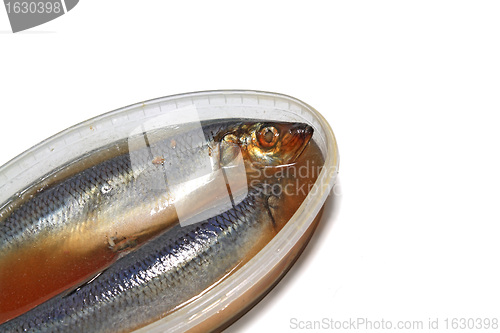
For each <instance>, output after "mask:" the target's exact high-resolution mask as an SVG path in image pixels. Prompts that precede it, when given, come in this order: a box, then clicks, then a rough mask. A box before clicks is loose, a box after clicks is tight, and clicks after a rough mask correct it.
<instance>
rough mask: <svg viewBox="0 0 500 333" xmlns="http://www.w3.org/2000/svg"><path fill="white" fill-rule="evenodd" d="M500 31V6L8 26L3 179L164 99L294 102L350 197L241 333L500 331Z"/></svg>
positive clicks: (0, 91)
mask: <svg viewBox="0 0 500 333" xmlns="http://www.w3.org/2000/svg"><path fill="white" fill-rule="evenodd" d="M499 17H500V4H499V3H498V2H495V1H411V2H406V1H349V2H329V1H315V2H312V1H311V2H307V4H306V2H305V1H304V2H298V1H274V2H271V1H252V2H246V3H243V2H234V1H190V2H182V3H180V2H179V3H174V2H167V1H124V0H107V1H90V0H82V1H80V3H79V4H78V5H77V6H76V7H75V8H74V9H73V10H72V11H70V12H69V13H68V14H66V15H64V16H62V17H60V18H58V19H56V20H54V21H52V22H49V23H47V24H44V25H42V26H39V27H36V28H33V29H31V30H29V31H26V32H24V33H18V34H12V33H11V32H10V26H9V24H8V19H7V15H6V13H5V11H4V10H3V9H0V31H1V33H0V60H1V61H0V66H1V71H0V112H1V118H0V126H1V128H0V142H1V143H2V144H1V146H0V164H3V163H5V162H7V161H8V160H10V159H11V158H13V157H14V156H16V155H17V154H19V153H21V152H22V151H24V150H26V149H28V148H29V147H31V146H33V145H34V144H36V143H38V142H39V141H41V140H43V139H45V138H47V137H49V136H51V135H53V134H55V133H57V132H59V131H61V130H63V129H65V128H67V127H69V126H71V125H73V124H75V123H78V122H80V121H83V120H86V119H88V118H90V117H93V116H96V115H99V114H102V113H104V112H107V111H110V110H113V109H116V108H119V107H122V106H126V105H129V104H132V103H136V102H140V101H143V100H147V99H151V98H156V97H160V96H165V95H171V94H176V93H182V92H190V91H197V90H207V89H231V88H243V89H257V90H267V91H273V92H280V93H285V94H289V95H292V96H294V97H297V98H299V99H302V100H303V101H305V102H306V103H308V104H310V105H312V106H313V107H315V108H316V109H317V110H319V111H320V112H321V113H322V114H323V115H324V116H325V117H326V118H327V120H328V121H329V123H330V124H331V126H332V128H333V130H334V132H335V134H336V136H337V140H338V144H339V149H340V156H341V159H340V176H339V184H340V186H339V187H338V188H337V191H338V193H339V194H338V195H337V197H336V198H335V200H334V201H333V202H332V201H331V200H330V201H329V202H328V204H329V208H328V209H327V212H326V214H325V218H324V219H323V220H322V224H321V226H320V227H319V229H318V230H317V232H316V234H315V236H314V237H313V239H312V241H311V243H310V244H309V246H308V248H307V249H306V251H305V252H304V254H303V256H302V257H301V258H300V259H299V261H298V262H297V264H296V265H295V266H294V267H293V268H292V270H291V271H290V272H289V273H288V275H287V276H286V277H285V278H284V279H283V280H282V281H281V283H280V284H279V285H278V286H277V287H276V288H275V289H274V290H273V291H272V292H271V293H270V294H269V295H268V296H267V297H266V298H265V299H264V300H263V301H262V302H261V303H259V304H258V305H257V306H256V307H255V308H254V309H253V310H251V311H250V312H249V313H248V314H247V315H246V316H245V317H243V318H242V319H241V320H239V321H238V322H237V323H236V324H235V325H233V326H232V327H231V328H230V329H228V332H272V331H276V332H278V331H279V332H286V331H298V330H293V329H292V327H291V322H290V320H291V318H297V320H302V321H306V320H322V319H323V318H332V319H336V320H349V319H350V318H353V319H356V318H358V317H363V318H367V319H368V320H372V321H378V320H381V319H385V320H392V321H394V322H396V321H398V320H423V321H424V322H425V324H426V325H427V321H428V319H429V318H433V319H435V318H439V320H440V321H439V324H440V327H441V328H443V327H444V319H446V318H454V317H458V318H460V317H465V318H478V317H481V318H483V317H489V318H491V317H495V316H496V318H499V317H500V283H499V282H500V272H499V260H498V259H499V254H500V242H499V235H500V233H499V231H500V227H499V223H500V209H499V203H500V155H499V143H500V131H499V126H500V122H499V117H498V115H499V111H500V94H499V89H500V39H499V37H500V19H499ZM479 331H484V330H479Z"/></svg>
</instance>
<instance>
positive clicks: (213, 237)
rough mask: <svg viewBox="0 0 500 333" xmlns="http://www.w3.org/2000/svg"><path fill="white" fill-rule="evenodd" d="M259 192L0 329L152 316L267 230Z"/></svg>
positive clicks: (81, 327)
mask: <svg viewBox="0 0 500 333" xmlns="http://www.w3.org/2000/svg"><path fill="white" fill-rule="evenodd" d="M265 196H266V194H265V193H264V192H263V191H262V189H255V190H253V191H252V192H251V193H250V194H249V195H248V196H247V198H246V199H245V200H244V201H242V202H241V203H240V204H239V205H237V206H236V207H234V208H233V209H231V210H230V211H228V212H226V213H224V214H221V215H218V216H216V217H213V218H210V219H208V220H206V221H203V222H200V223H198V224H195V225H191V226H188V227H180V226H177V227H175V228H174V229H173V230H171V231H170V232H169V233H166V234H164V235H162V236H160V237H158V238H157V239H155V240H153V241H151V242H149V243H148V244H146V245H144V246H143V247H142V248H140V249H139V250H137V251H135V252H133V253H131V254H129V255H128V256H126V257H124V258H122V259H120V260H119V261H117V262H116V263H115V264H114V265H113V266H111V267H110V268H108V269H107V270H106V271H105V272H103V273H102V274H101V275H100V276H99V277H98V278H96V279H95V280H93V281H92V282H91V283H89V284H86V285H84V286H82V287H81V288H80V289H79V290H77V291H75V292H74V293H72V294H70V295H68V296H58V297H56V298H54V299H52V300H49V301H47V302H46V303H44V304H42V305H40V306H38V307H36V308H35V309H33V310H31V311H29V312H27V313H26V314H24V315H22V316H20V317H17V318H15V319H13V320H11V321H9V322H7V323H5V324H3V325H1V326H0V331H1V332H64V331H71V332H89V331H92V332H111V331H113V332H116V331H120V330H125V329H127V330H128V329H130V328H131V327H134V326H137V325H140V324H141V323H143V322H144V321H152V320H155V319H157V318H159V317H160V316H161V315H162V314H163V313H165V312H168V311H171V310H172V309H174V308H175V307H176V306H177V305H179V304H181V303H182V302H185V301H187V300H189V299H190V298H192V297H194V296H195V295H196V294H197V293H198V292H199V290H203V289H206V288H207V287H209V286H210V285H211V284H212V283H213V281H216V280H217V279H218V278H220V277H222V276H224V275H225V274H227V273H228V272H229V271H230V270H231V268H232V267H234V266H235V265H236V264H237V263H238V262H241V261H242V260H243V259H244V257H245V253H248V252H249V251H250V249H251V248H252V247H253V245H254V244H255V241H256V239H259V238H261V237H262V235H263V234H264V233H265V232H268V230H269V227H270V223H271V221H270V220H269V218H266V216H267V213H266V214H263V211H264V204H263V202H264V201H263V200H265ZM233 216H239V217H238V218H234V217H233ZM202 277H203V278H202ZM165 285H166V286H167V287H165ZM145 308H147V311H146V312H144V309H145Z"/></svg>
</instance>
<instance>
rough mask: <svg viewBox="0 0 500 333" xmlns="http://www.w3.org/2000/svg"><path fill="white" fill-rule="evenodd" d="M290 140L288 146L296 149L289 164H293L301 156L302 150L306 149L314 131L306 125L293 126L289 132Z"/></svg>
mask: <svg viewBox="0 0 500 333" xmlns="http://www.w3.org/2000/svg"><path fill="white" fill-rule="evenodd" d="M289 133H290V136H291V139H290V142H289V145H290V146H291V147H298V148H296V151H295V153H293V155H292V158H291V162H295V161H296V160H297V158H299V156H300V155H301V154H302V152H303V151H304V149H306V147H307V144H308V143H309V141H311V138H312V136H313V134H314V129H313V128H312V126H310V125H307V124H303V123H301V124H294V125H292V126H291V128H290V130H289Z"/></svg>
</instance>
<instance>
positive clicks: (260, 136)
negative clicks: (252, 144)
mask: <svg viewBox="0 0 500 333" xmlns="http://www.w3.org/2000/svg"><path fill="white" fill-rule="evenodd" d="M278 137H279V132H278V130H277V129H276V127H274V126H266V127H264V128H262V129H261V130H260V131H259V132H257V140H258V141H259V144H260V145H261V146H262V147H264V148H271V147H273V146H274V145H275V144H276V142H278Z"/></svg>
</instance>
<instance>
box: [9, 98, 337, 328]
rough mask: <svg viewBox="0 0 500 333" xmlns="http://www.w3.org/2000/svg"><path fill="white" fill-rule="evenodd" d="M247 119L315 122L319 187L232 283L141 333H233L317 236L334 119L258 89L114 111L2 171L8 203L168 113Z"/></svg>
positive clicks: (176, 118) (330, 178) (331, 175)
mask: <svg viewBox="0 0 500 333" xmlns="http://www.w3.org/2000/svg"><path fill="white" fill-rule="evenodd" d="M186 110H195V117H196V118H198V120H200V121H203V120H211V119H226V118H241V119H264V120H267V121H285V122H301V123H307V124H309V125H311V126H312V127H313V128H314V135H313V140H314V141H315V142H316V144H317V145H318V147H319V149H320V150H321V152H322V154H323V156H324V166H323V168H322V170H321V173H320V174H319V176H318V179H317V181H316V182H315V184H314V186H313V188H312V189H311V191H310V192H309V194H308V195H307V197H306V199H305V200H304V202H303V203H302V204H301V206H300V207H299V209H298V210H297V211H296V212H295V214H294V215H293V217H292V218H291V219H290V220H289V222H288V223H287V224H286V225H285V226H284V227H283V229H281V230H280V231H279V233H278V234H277V236H275V237H274V238H273V239H272V240H271V241H270V242H269V243H268V244H267V245H266V246H265V247H264V248H263V249H262V250H261V251H260V252H259V253H258V254H257V255H256V256H254V257H253V258H252V259H251V260H250V261H248V262H247V263H246V264H245V265H243V266H242V267H241V268H239V269H238V270H237V271H235V272H234V273H232V274H231V275H230V276H228V277H227V278H226V279H225V280H224V281H222V282H221V283H219V284H218V285H216V286H215V287H214V288H212V289H210V290H209V291H207V292H206V293H204V294H202V295H201V296H199V297H198V298H196V299H195V300H193V301H191V302H189V303H188V304H186V305H184V306H183V307H181V308H179V309H178V310H176V311H174V312H172V313H171V314H169V315H168V316H167V317H165V318H163V319H161V320H159V321H157V322H155V323H153V324H150V325H148V326H145V327H143V328H142V329H139V330H138V332H164V331H167V330H168V331H169V332H184V331H200V332H206V331H211V330H216V329H220V328H223V327H226V326H227V325H229V324H230V323H231V322H233V321H234V320H235V319H236V318H238V317H239V316H240V315H242V314H243V313H244V312H245V311H246V310H248V309H249V308H250V307H251V306H252V305H253V304H255V302H257V301H258V300H259V299H260V298H261V297H263V295H265V293H266V292H267V291H268V290H269V289H270V288H271V287H272V286H274V285H275V283H277V281H279V278H280V277H281V276H282V275H283V274H284V273H285V272H286V271H287V269H288V268H289V267H290V266H291V265H292V264H293V262H294V261H295V259H296V257H297V256H298V255H299V254H300V252H301V250H302V249H303V247H304V246H305V244H306V243H307V240H308V239H309V238H310V236H311V234H312V232H313V231H314V227H315V225H316V223H317V221H318V219H319V216H320V212H321V209H322V207H323V205H324V203H325V200H326V198H327V196H328V195H329V193H330V190H331V189H332V187H333V185H334V182H335V179H336V175H337V172H338V165H339V155H338V149H337V144H336V140H335V137H334V134H333V132H332V130H331V128H330V126H329V125H328V123H327V122H326V120H325V119H324V118H323V117H322V116H321V114H319V113H318V112H317V111H316V110H314V109H313V108H312V107H310V106H309V105H307V104H305V103H303V102H301V101H300V100H298V99H295V98H292V97H289V96H285V95H281V94H276V93H268V92H258V91H237V90H235V91H230V90H228V91H208V92H195V93H188V94H182V95H175V96H169V97H164V98H159V99H154V100H150V101H147V102H143V103H138V104H135V105H131V106H128V107H124V108H121V109H118V110H115V111H111V112H108V113H106V114H103V115H101V116H98V117H95V118H92V119H89V120H87V121H85V122H82V123H80V124H78V125H75V126H73V127H71V128H68V129H66V130H64V131H62V132H60V133H58V134H56V135H54V136H53V137H51V138H49V139H47V140H45V141H43V142H41V143H39V144H38V145H36V146H34V147H32V148H31V149H29V150H27V151H26V152H24V153H22V154H20V155H19V156H17V157H16V158H14V159H12V160H11V161H9V162H8V163H6V164H5V165H3V166H2V167H0V203H5V202H7V201H8V200H9V199H10V198H12V197H15V196H21V195H22V193H20V191H21V190H22V189H25V188H27V187H28V186H29V185H30V184H33V183H34V182H37V181H39V180H40V179H42V178H43V177H44V176H45V175H47V174H49V173H50V172H51V171H53V170H55V169H57V168H59V167H60V166H62V165H65V164H67V163H69V162H71V161H73V160H75V158H78V157H79V156H82V155H85V154H86V153H89V152H92V151H94V150H96V149H98V148H99V147H102V146H106V145H109V144H111V143H113V142H116V141H118V140H122V139H126V138H127V137H129V136H130V133H131V132H133V131H134V129H136V128H137V127H138V126H140V124H142V123H144V122H147V121H148V120H151V119H157V118H158V117H159V116H160V117H161V116H162V115H167V116H168V117H169V119H170V121H171V123H172V122H173V123H174V124H175V122H178V123H183V122H186V121H192V120H193V113H192V112H185V111H186Z"/></svg>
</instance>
